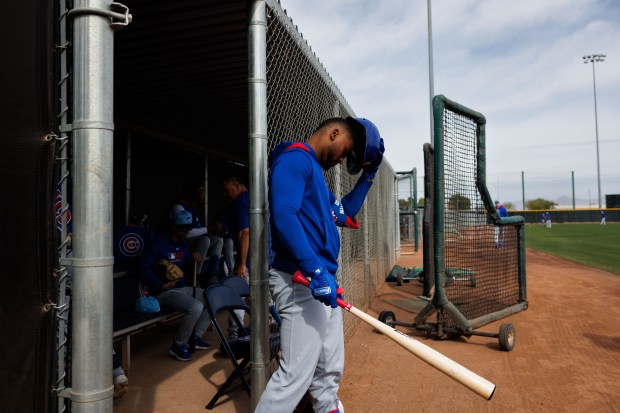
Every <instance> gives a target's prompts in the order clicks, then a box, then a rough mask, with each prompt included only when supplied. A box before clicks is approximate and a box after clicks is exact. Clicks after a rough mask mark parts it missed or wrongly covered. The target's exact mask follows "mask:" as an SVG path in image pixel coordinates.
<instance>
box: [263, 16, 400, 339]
mask: <svg viewBox="0 0 620 413" xmlns="http://www.w3.org/2000/svg"><path fill="white" fill-rule="evenodd" d="M334 116H339V117H346V116H354V113H353V111H352V109H351V108H350V107H349V105H348V103H347V102H346V100H345V99H344V97H343V96H342V94H341V92H340V91H339V90H338V88H337V87H336V86H335V84H334V82H333V80H332V79H331V78H330V77H329V75H328V74H327V72H326V71H325V69H324V68H323V66H322V65H321V63H320V62H319V61H318V59H317V57H316V56H315V55H314V53H313V52H312V51H311V50H310V47H309V46H308V44H307V43H306V42H305V40H303V38H302V37H301V35H300V34H299V32H298V31H297V29H296V27H295V26H294V25H293V23H292V21H291V19H290V18H289V17H288V16H287V15H286V14H285V13H284V11H282V9H281V8H280V7H279V6H278V5H275V4H270V5H269V7H268V9H267V134H268V140H269V142H268V148H269V150H272V149H273V148H274V147H275V146H276V145H277V144H279V143H281V142H284V141H304V140H306V139H307V138H308V137H309V136H310V135H311V134H312V133H313V132H314V130H315V129H316V127H317V126H318V125H319V123H320V122H321V121H323V120H325V119H327V118H331V117H334ZM362 116H363V115H362ZM358 177H359V176H351V175H349V174H348V173H347V172H346V170H345V168H343V167H340V166H337V167H335V168H332V169H331V170H330V171H328V172H326V173H325V179H326V181H327V184H328V186H329V188H330V189H331V191H332V192H333V193H334V194H336V197H338V198H340V197H341V196H343V195H346V194H347V193H348V192H349V191H351V189H353V187H354V185H355V183H356V182H357V179H358ZM394 178H395V173H394V170H393V169H392V168H391V166H390V165H389V164H388V163H387V162H383V164H382V165H381V169H380V171H379V173H378V174H377V177H376V179H375V182H374V185H373V187H372V189H371V191H370V193H369V195H368V197H367V199H366V202H365V205H364V207H363V209H362V210H361V211H360V212H359V213H358V215H357V219H358V221H359V223H360V228H359V229H358V230H350V229H344V230H341V251H340V269H339V272H338V274H337V275H338V281H339V283H340V285H341V286H342V287H343V288H344V289H345V291H346V297H347V300H349V301H350V302H352V303H355V305H356V306H358V307H362V308H363V307H364V306H366V305H367V304H368V303H369V302H370V299H371V298H372V297H373V296H374V295H375V292H376V290H377V288H378V286H379V285H380V284H381V283H383V282H384V281H385V277H386V274H388V273H389V271H390V269H391V267H392V265H393V263H394V261H395V257H394V251H395V245H396V242H397V240H396V232H395V230H396V225H397V218H396V217H395V213H394V211H396V210H397V209H396V208H395V205H394V202H395V201H394V190H395V188H394V186H395V185H394ZM354 323H355V320H353V318H352V317H346V318H345V335H346V334H348V333H349V332H351V331H352V329H353V327H354V326H355V324H354Z"/></svg>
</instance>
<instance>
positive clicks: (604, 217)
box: [601, 209, 607, 225]
mask: <svg viewBox="0 0 620 413" xmlns="http://www.w3.org/2000/svg"><path fill="white" fill-rule="evenodd" d="M601 225H607V214H606V213H605V211H603V210H602V209H601Z"/></svg>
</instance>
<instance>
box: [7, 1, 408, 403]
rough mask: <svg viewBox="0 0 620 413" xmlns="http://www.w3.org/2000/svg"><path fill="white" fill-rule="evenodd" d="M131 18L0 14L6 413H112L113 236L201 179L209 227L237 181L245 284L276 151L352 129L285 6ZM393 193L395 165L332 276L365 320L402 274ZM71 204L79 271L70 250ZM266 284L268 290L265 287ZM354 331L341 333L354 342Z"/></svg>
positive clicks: (107, 5) (259, 239)
mask: <svg viewBox="0 0 620 413" xmlns="http://www.w3.org/2000/svg"><path fill="white" fill-rule="evenodd" d="M123 5H124V6H123ZM123 5H120V4H117V3H112V2H111V1H106V0H74V1H71V0H55V1H52V2H44V1H40V0H24V1H20V2H12V3H10V4H7V5H6V7H5V17H6V24H5V25H3V26H2V28H1V29H0V33H1V34H2V35H3V38H5V39H11V41H9V42H4V43H3V46H2V47H3V52H4V53H3V54H4V55H5V56H10V61H11V64H6V65H3V66H2V68H0V73H1V74H2V76H1V80H0V84H2V96H3V99H2V102H1V103H0V105H1V108H2V110H1V111H0V113H1V114H0V116H1V117H2V118H1V119H2V122H1V123H2V126H0V128H1V130H2V132H3V133H2V135H1V136H2V138H1V141H2V151H0V154H1V155H0V156H1V157H2V158H0V159H1V160H2V162H0V168H2V172H3V175H4V176H5V178H6V180H7V186H6V190H7V192H8V196H7V199H8V200H9V202H6V203H5V204H4V205H3V208H2V212H1V214H0V219H1V222H2V228H3V242H2V244H3V248H2V254H3V258H4V261H5V262H6V263H7V266H6V267H5V271H4V272H3V274H2V276H3V278H4V279H5V280H11V281H10V282H9V284H11V288H7V289H4V290H3V291H2V292H1V293H0V294H1V300H0V303H1V304H0V305H1V307H0V309H1V311H0V317H1V320H2V325H3V327H4V331H3V335H2V338H1V339H0V346H1V351H2V353H3V354H5V355H8V356H7V357H5V358H4V359H3V361H2V364H1V365H0V372H1V373H2V374H1V376H2V377H3V381H4V383H3V384H4V385H3V386H2V390H1V391H0V398H2V400H3V406H4V407H5V409H6V410H12V411H31V412H37V413H47V412H56V411H62V410H63V409H64V408H66V407H68V408H69V409H70V410H72V411H85V410H89V409H94V410H97V411H111V405H112V395H111V392H110V380H111V346H112V337H111V309H112V277H113V270H112V266H113V263H114V256H113V248H112V243H113V240H112V232H113V229H114V227H116V226H119V225H124V224H126V223H127V221H128V219H129V217H131V216H132V215H135V216H137V217H138V218H141V217H142V216H144V215H147V216H148V217H149V219H150V220H151V224H153V225H155V223H156V222H155V221H157V220H158V219H159V216H161V215H162V213H163V211H164V210H165V202H166V201H167V200H168V199H170V198H171V197H174V196H175V195H177V193H178V188H179V183H180V182H181V183H185V182H186V181H187V180H188V179H189V178H190V177H194V176H198V178H199V179H204V180H205V182H206V183H207V188H208V204H207V206H206V208H205V209H206V210H208V211H209V212H210V211H215V210H217V209H219V207H220V206H222V202H223V201H222V198H221V195H220V194H221V190H220V188H219V182H220V180H221V178H223V177H224V176H225V175H228V174H229V173H235V174H239V175H242V177H243V176H245V177H247V179H248V181H249V184H250V190H251V199H252V201H251V202H252V203H253V204H252V205H254V206H255V207H256V209H255V210H254V211H253V214H252V215H251V228H252V231H251V234H252V240H251V241H252V248H253V249H252V251H253V256H252V259H253V260H257V261H255V262H254V261H253V268H263V267H264V263H265V262H266V249H267V248H266V244H267V237H266V204H265V199H266V176H267V166H266V154H267V152H268V150H269V149H270V148H273V147H274V146H275V145H277V144H278V143H280V142H282V141H284V140H302V139H304V138H305V137H307V136H308V135H309V133H310V132H311V131H312V130H313V128H314V127H316V125H317V124H318V123H319V121H321V120H323V119H325V118H327V117H331V116H346V115H354V114H355V113H354V111H353V110H352V108H351V107H350V106H349V105H348V103H347V101H346V99H345V98H344V96H343V95H342V93H341V92H340V91H339V89H338V88H337V86H336V85H335V83H334V81H333V80H332V79H331V78H330V76H329V74H328V73H327V71H326V69H325V68H324V67H323V66H322V64H321V63H320V62H319V60H318V58H317V57H316V55H315V54H314V52H313V51H312V50H311V48H310V46H309V45H308V44H307V43H306V42H305V40H303V37H302V36H301V34H300V33H299V32H298V31H297V29H296V27H295V26H294V24H293V22H292V21H291V19H290V18H289V17H288V16H287V15H286V13H285V12H284V10H282V8H281V7H280V5H279V3H278V2H277V1H275V0H268V1H266V2H262V1H246V0H227V1H219V0H180V1H175V2H166V1H162V0H127V1H125V2H123ZM125 6H126V7H125ZM265 6H266V7H265ZM130 14H131V16H132V19H131V22H130V21H129V15H130ZM261 50H263V52H261ZM385 138H387V139H389V137H385ZM326 179H327V182H328V184H329V185H330V187H331V189H332V190H333V191H334V192H335V193H336V194H337V195H341V194H345V193H347V192H348V191H349V190H350V189H351V188H352V187H353V185H354V183H355V177H350V176H348V175H346V173H342V171H341V170H340V169H339V168H338V169H336V170H334V171H331V172H330V173H329V174H328V175H327V176H326ZM394 182H395V173H394V171H393V169H392V168H391V166H390V165H389V162H387V160H386V161H385V162H384V163H383V165H382V166H381V171H380V173H379V174H378V177H377V179H376V180H375V184H374V187H373V189H372V191H371V193H370V194H369V197H368V200H367V202H366V206H365V207H364V210H363V211H362V212H361V213H360V216H358V219H359V221H360V224H361V226H360V227H361V228H362V229H361V230H360V231H358V232H357V233H354V234H343V237H342V253H341V270H340V272H339V274H338V276H339V277H341V279H343V278H342V277H346V280H345V281H343V283H342V285H343V287H344V288H345V289H347V291H348V296H349V297H351V300H353V301H356V302H359V303H367V302H368V297H371V296H372V295H373V294H374V292H375V291H376V289H377V288H378V286H379V285H381V284H382V282H383V280H384V278H385V274H386V273H387V272H389V269H390V268H391V267H392V265H393V263H394V261H395V259H396V257H395V255H394V251H395V250H396V248H395V245H396V243H397V241H398V240H397V231H396V229H397V228H398V226H397V225H398V221H397V213H396V211H397V210H398V208H397V205H396V204H395V197H394V190H395V184H394ZM71 193H72V197H73V199H72V202H73V205H72V217H71V218H72V225H73V257H69V256H68V255H67V244H66V240H67V237H66V234H67V228H66V227H67V225H66V224H67V222H66V217H67V214H66V210H67V200H68V198H69V196H70V194H71ZM58 195H60V201H59V203H58V206H57V207H56V208H55V205H54V204H55V201H56V200H57V196H58ZM57 208H58V209H57ZM386 210H388V211H390V210H391V211H395V214H394V215H390V214H385V213H384V211H386ZM381 212H383V213H381ZM56 213H58V215H59V216H60V217H61V219H60V222H59V224H58V225H59V226H60V227H61V231H60V232H59V231H57V229H56V227H57V223H56V219H55V217H56ZM68 266H71V267H72V268H73V292H72V294H73V296H71V297H68V296H67V292H66V286H67V282H68V280H67V267H68ZM261 277H263V278H261ZM265 279H266V274H264V273H260V274H258V276H257V277H256V281H257V285H258V284H259V283H260V280H263V281H264V280H265ZM353 286H355V288H353ZM256 288H257V291H259V292H260V294H259V297H253V300H252V304H253V305H257V306H258V310H256V311H259V310H260V309H261V308H263V307H264V308H265V309H266V308H267V306H266V305H265V304H266V301H265V300H266V294H265V292H266V287H265V284H264V282H263V283H262V284H261V285H260V286H258V287H256ZM255 298H259V299H255ZM69 299H70V301H71V303H72V307H71V308H72V312H73V314H72V315H70V314H69V311H68V309H69V304H68V302H69ZM261 300H262V301H261ZM252 327H253V328H257V331H259V332H260V329H261V328H263V327H264V326H261V325H260V323H258V322H257V323H253V324H252ZM353 328H354V323H352V322H350V320H346V321H345V334H346V333H348V332H350V331H352V330H353ZM65 333H67V334H65ZM253 337H257V338H256V340H257V342H256V343H255V345H254V346H253V348H254V351H256V353H254V354H253V357H254V359H253V360H254V361H255V362H256V361H257V360H258V361H257V362H256V363H253V365H256V366H258V368H257V369H258V370H257V371H253V373H252V374H253V376H252V377H253V379H252V386H257V387H256V388H260V386H262V385H264V383H265V380H266V378H267V377H266V376H265V371H264V369H263V370H262V371H260V366H261V360H268V357H269V355H268V353H265V351H266V350H268V345H266V344H265V343H263V344H262V345H261V341H260V340H261V339H262V340H266V338H267V337H266V335H263V336H262V337H261V334H260V333H259V334H254V335H253ZM70 343H73V344H72V345H71V346H70V347H68V344H70ZM261 357H262V358H261ZM253 394H258V393H257V392H256V391H255V392H254V393H253Z"/></svg>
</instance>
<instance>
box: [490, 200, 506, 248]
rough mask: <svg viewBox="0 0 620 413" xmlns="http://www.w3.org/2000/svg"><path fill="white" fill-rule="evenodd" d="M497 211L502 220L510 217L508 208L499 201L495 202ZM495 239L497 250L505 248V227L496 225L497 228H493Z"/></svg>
mask: <svg viewBox="0 0 620 413" xmlns="http://www.w3.org/2000/svg"><path fill="white" fill-rule="evenodd" d="M495 210H496V211H497V215H499V216H500V218H505V217H507V216H508V211H507V210H506V207H504V205H502V204H501V203H500V202H499V200H497V199H496V200H495ZM493 238H494V239H495V248H502V247H503V246H504V245H503V244H504V227H502V226H500V225H495V228H493Z"/></svg>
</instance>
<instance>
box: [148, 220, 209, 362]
mask: <svg viewBox="0 0 620 413" xmlns="http://www.w3.org/2000/svg"><path fill="white" fill-rule="evenodd" d="M193 228H194V220H193V217H192V214H191V213H190V212H188V211H185V210H181V211H178V212H176V213H175V214H174V216H173V218H172V222H171V228H170V230H169V232H168V233H165V234H161V235H160V236H159V237H157V238H156V239H155V240H154V241H153V243H152V244H151V247H150V248H149V250H148V251H147V252H146V253H145V254H144V256H143V257H142V260H141V261H140V267H139V269H140V275H141V278H142V281H143V282H144V283H145V284H146V285H147V288H148V292H149V294H151V295H153V296H155V297H156V298H157V301H159V303H160V304H161V305H165V306H168V307H170V308H172V309H174V310H176V311H182V312H183V313H184V314H183V318H182V319H181V324H180V325H179V329H178V331H177V334H176V336H175V338H174V340H173V342H172V347H171V348H170V351H169V353H170V355H171V356H172V357H174V358H176V359H177V360H180V361H189V360H191V359H192V355H191V354H190V352H189V344H190V340H193V341H194V345H195V348H196V349H198V350H208V349H209V348H211V344H210V343H208V342H206V341H205V340H203V338H202V336H203V335H204V333H205V332H206V331H207V327H209V324H211V318H210V317H209V312H208V311H207V309H206V308H205V306H204V304H205V301H204V294H203V293H204V290H203V289H202V288H197V289H196V294H195V296H194V293H193V288H192V287H189V286H187V285H186V284H185V280H184V279H183V277H181V278H180V279H178V280H176V281H168V280H164V279H162V278H160V277H159V276H158V275H157V274H156V273H155V272H154V271H153V268H154V266H155V263H156V262H157V261H159V260H160V259H166V260H168V261H170V262H171V263H172V264H174V265H176V266H178V267H179V268H185V267H187V264H190V266H191V264H192V260H193V261H196V262H200V261H201V260H202V257H201V256H200V254H199V253H197V252H194V253H193V254H190V252H189V249H188V248H187V244H186V243H185V239H186V238H187V234H188V233H189V232H190V231H191V230H192V229H193ZM194 328H195V329H196V334H195V336H194V337H192V331H193V330H194Z"/></svg>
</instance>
